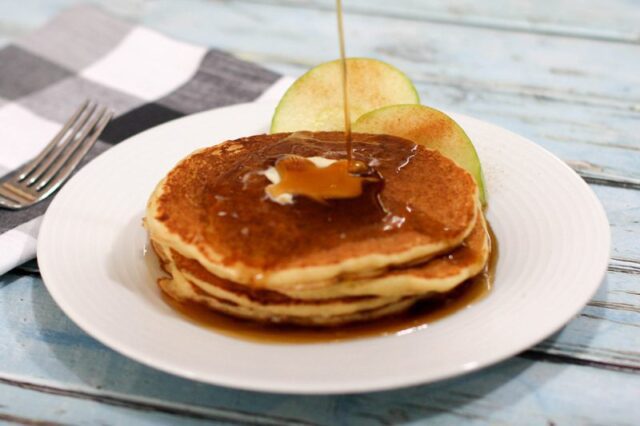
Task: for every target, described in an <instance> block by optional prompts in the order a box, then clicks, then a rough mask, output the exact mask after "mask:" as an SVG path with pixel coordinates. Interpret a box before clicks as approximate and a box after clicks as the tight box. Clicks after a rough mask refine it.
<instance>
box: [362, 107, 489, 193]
mask: <svg viewBox="0 0 640 426" xmlns="http://www.w3.org/2000/svg"><path fill="white" fill-rule="evenodd" d="M353 131H354V132H359V133H374V134H386V135H391V136H398V137H401V138H405V139H409V140H410V141H413V142H415V143H417V144H419V145H423V146H425V147H427V148H431V149H435V150H437V151H439V152H440V153H441V154H443V155H444V156H446V157H449V158H450V159H452V160H453V161H455V162H456V163H457V164H458V165H459V166H460V167H462V168H464V169H465V170H466V171H468V172H469V173H470V174H471V176H473V178H474V179H475V181H476V183H477V184H478V189H479V190H480V201H482V204H483V205H484V204H486V194H485V188H484V179H483V177H482V167H481V166H480V159H479V158H478V154H477V152H476V149H475V148H474V147H473V144H472V143H471V140H470V139H469V137H468V136H467V134H466V133H465V132H464V130H462V128H461V127H460V126H459V125H458V123H456V122H455V121H454V120H453V119H452V118H451V117H449V116H448V115H446V114H445V113H443V112H441V111H438V110H437V109H433V108H429V107H426V106H423V105H391V106H387V107H384V108H379V109H376V110H374V111H370V112H368V113H366V114H364V115H362V116H361V117H360V118H358V120H357V121H356V122H355V124H354V127H353Z"/></svg>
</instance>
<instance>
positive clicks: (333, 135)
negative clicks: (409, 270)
mask: <svg viewBox="0 0 640 426" xmlns="http://www.w3.org/2000/svg"><path fill="white" fill-rule="evenodd" d="M287 136H289V134H275V135H258V136H252V137H248V138H242V139H238V140H235V141H227V142H224V143H222V144H219V145H216V146H213V147H210V148H205V149H202V150H199V151H196V152H194V153H193V154H191V155H190V156H188V157H187V158H185V159H184V160H182V161H181V162H180V163H179V164H178V165H177V166H176V167H175V168H174V169H173V170H172V171H171V172H170V173H169V174H168V176H167V177H166V178H165V179H163V180H162V181H161V182H160V184H159V185H158V186H157V188H156V190H155V191H154V193H153V194H152V196H151V198H150V200H149V204H148V208H147V217H146V224H147V227H148V229H149V232H150V234H151V236H152V238H153V239H155V240H157V241H160V242H161V243H162V244H165V245H168V246H170V247H171V248H172V249H174V250H176V251H177V252H179V253H181V254H183V255H184V256H187V257H190V258H193V259H195V260H197V261H198V262H200V263H201V264H202V265H203V266H204V267H205V268H206V269H208V270H209V271H211V272H212V273H214V274H216V275H218V276H220V277H222V278H226V279H229V280H232V281H236V282H239V283H244V284H251V283H255V284H259V285H262V286H265V287H269V286H275V287H278V286H280V287H282V286H287V285H296V286H300V285H303V284H305V283H316V282H321V281H332V280H338V279H343V278H344V277H345V276H352V275H353V276H358V275H360V274H367V275H369V274H372V273H373V274H375V271H382V270H383V269H384V268H387V267H389V266H394V265H402V264H406V263H408V262H413V261H416V260H418V259H428V258H430V257H433V256H435V255H437V254H439V253H442V252H445V251H448V250H450V249H451V248H453V247H455V246H457V245H458V244H460V243H461V242H462V240H463V239H465V238H466V237H467V235H468V234H469V233H470V232H471V229H472V228H473V226H474V225H475V221H476V217H477V208H478V192H477V187H476V185H475V183H474V181H473V178H472V177H471V175H469V174H468V173H467V172H466V171H464V170H463V169H462V168H460V167H458V166H457V165H456V164H455V163H454V162H453V161H451V160H449V159H447V158H445V157H444V156H442V155H440V154H439V153H438V152H436V151H432V150H429V149H426V148H424V147H422V146H417V145H415V144H413V143H412V142H410V141H407V140H404V139H401V138H397V137H392V136H386V135H366V134H354V135H353V136H354V137H353V142H354V143H353V148H354V157H355V158H356V159H357V160H361V161H364V162H365V163H370V162H371V161H375V163H374V164H375V169H376V170H377V171H378V173H380V174H381V175H382V177H383V178H384V186H383V187H382V189H381V190H380V187H379V186H376V185H373V184H371V185H366V186H365V189H364V194H363V195H362V196H361V197H358V198H354V199H346V200H331V201H329V202H327V203H326V204H323V203H319V202H316V201H313V200H310V199H307V198H305V197H296V198H295V202H294V204H293V205H280V204H277V203H274V202H272V201H270V200H269V199H268V198H267V197H266V196H265V191H264V189H265V187H266V186H267V185H268V184H269V183H270V182H269V181H268V180H267V179H266V178H265V177H264V175H262V174H261V173H260V172H261V171H264V170H266V169H267V168H268V167H270V166H273V165H274V163H275V161H276V160H277V159H279V158H281V157H282V156H283V155H286V154H296V155H300V156H304V157H312V156H323V157H327V158H335V159H340V158H345V152H344V142H343V141H344V136H343V134H342V133H340V132H316V133H310V134H306V135H305V136H304V137H287ZM374 159H375V160H374ZM376 197H379V199H380V201H381V203H382V205H383V206H384V209H381V208H380V207H379V205H378V203H377V202H376Z"/></svg>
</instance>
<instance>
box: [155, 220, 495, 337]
mask: <svg viewBox="0 0 640 426" xmlns="http://www.w3.org/2000/svg"><path fill="white" fill-rule="evenodd" d="M487 225H488V224H487ZM487 227H488V230H489V236H490V239H491V256H490V258H489V262H488V263H487V266H486V267H485V270H484V271H483V272H482V273H480V274H478V275H476V276H475V277H473V278H471V279H469V280H467V281H466V282H464V283H463V284H460V285H459V286H457V287H456V288H455V289H453V290H452V291H450V292H448V293H445V294H442V295H440V296H436V297H432V298H428V299H425V300H423V301H420V302H418V303H416V304H415V305H414V306H413V307H411V308H410V309H409V310H408V311H406V312H403V313H401V314H398V315H393V316H390V317H386V318H382V319H377V320H375V321H369V322H361V323H355V324H347V325H342V326H337V327H325V328H318V327H313V328H308V327H302V326H292V325H278V324H265V323H259V322H254V321H249V320H242V319H237V318H234V317H230V316H227V315H224V314H220V313H217V312H215V311H213V310H211V309H209V308H207V307H205V306H204V305H201V304H199V303H195V302H179V301H177V300H175V299H173V298H171V297H170V296H168V295H166V294H164V293H163V299H164V300H165V302H166V303H167V304H169V305H170V306H171V307H172V308H173V309H175V310H176V311H177V312H178V313H180V315H181V316H183V317H184V318H185V319H187V320H188V321H191V322H193V323H195V324H198V325H200V326H203V327H205V328H209V329H211V330H213V331H215V332H218V333H221V334H224V335H227V336H230V337H234V338H238V339H242V340H248V341H253V342H260V343H272V344H292V343H294V344H296V343H322V342H338V341H344V340H351V339H360V338H367V337H382V336H393V335H404V334H408V333H413V332H416V331H419V330H422V329H425V328H427V327H429V325H430V324H433V323H434V322H435V321H438V320H440V319H442V318H446V317H448V316H449V315H452V314H454V313H456V312H459V311H462V310H464V309H467V308H469V307H471V306H473V305H474V304H477V303H479V302H480V301H482V299H483V298H484V297H485V296H487V294H488V293H489V291H490V290H491V288H492V286H493V282H494V279H495V271H496V265H497V262H498V257H499V251H498V245H497V241H496V238H495V235H494V233H493V231H492V230H491V227H490V226H489V225H488V226H487ZM149 251H151V250H149ZM149 256H151V257H148V260H149V261H154V262H157V259H155V256H153V254H152V253H151V254H150V255H149Z"/></svg>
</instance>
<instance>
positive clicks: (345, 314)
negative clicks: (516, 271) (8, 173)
mask: <svg viewBox="0 0 640 426" xmlns="http://www.w3.org/2000/svg"><path fill="white" fill-rule="evenodd" d="M152 244H153V247H154V250H155V251H156V252H157V253H158V255H159V257H160V258H161V259H162V260H163V265H164V268H165V271H166V272H167V273H168V274H169V275H170V278H165V279H162V280H161V282H160V286H161V288H162V289H163V290H164V291H165V292H166V293H167V294H169V295H170V296H171V297H173V298H175V299H177V300H180V301H194V302H198V303H203V304H205V305H207V306H209V307H211V308H213V309H215V310H218V311H221V312H223V313H226V314H229V315H233V316H236V317H241V318H251V319H253V320H258V321H263V322H277V323H282V322H286V323H292V324H298V325H308V326H309V325H310V326H328V325H332V326H335V325H340V324H344V323H350V322H358V321H367V320H372V319H375V318H379V317H382V316H387V315H391V314H394V313H399V312H402V311H404V310H406V309H408V308H410V307H411V306H412V305H413V304H414V303H415V302H417V301H418V300H420V299H423V298H425V297H429V296H431V295H434V294H436V293H444V292H447V291H450V290H452V289H453V288H455V287H456V286H457V285H458V284H460V283H462V282H464V281H465V280H466V279H468V278H470V277H472V276H474V275H476V274H478V273H479V272H481V271H482V270H483V269H484V267H485V265H486V263H487V260H488V257H489V252H490V241H489V237H488V233H487V230H486V225H485V221H484V218H483V217H482V215H481V214H480V215H479V220H478V221H477V223H476V225H475V227H474V229H473V231H472V233H471V234H470V235H469V237H468V238H467V239H466V240H465V241H464V242H463V243H462V244H461V245H460V246H459V247H457V248H456V249H455V250H453V251H452V252H451V253H448V254H446V255H442V256H440V257H437V258H434V259H432V260H430V261H428V262H426V263H423V264H420V265H414V266H410V267H405V268H402V269H395V270H390V271H388V272H386V273H385V274H383V275H381V276H379V277H376V278H373V279H365V280H360V281H347V282H341V283H338V284H335V285H332V286H329V287H320V288H314V289H309V288H307V289H305V290H303V291H293V292H289V293H280V292H277V291H273V290H269V289H264V288H256V287H254V286H251V285H243V284H238V283H234V282H232V281H229V280H225V279H222V278H220V277H218V276H216V275H214V274H211V273H210V272H209V271H207V270H206V269H205V268H204V267H202V265H200V264H199V263H198V262H197V261H195V260H193V259H189V258H186V257H184V256H182V255H180V254H179V253H177V252H176V251H174V250H172V249H170V248H166V247H162V245H161V244H159V243H157V242H155V241H153V242H152Z"/></svg>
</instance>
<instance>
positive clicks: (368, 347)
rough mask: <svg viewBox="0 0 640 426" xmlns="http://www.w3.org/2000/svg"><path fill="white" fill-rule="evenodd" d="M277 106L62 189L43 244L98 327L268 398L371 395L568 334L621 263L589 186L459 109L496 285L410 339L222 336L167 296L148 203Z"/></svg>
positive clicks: (54, 291)
mask: <svg viewBox="0 0 640 426" xmlns="http://www.w3.org/2000/svg"><path fill="white" fill-rule="evenodd" d="M272 112H273V105H272V104H256V103H254V104H244V105H237V106H232V107H227V108H221V109H217V110H213V111H208V112H204V113H201V114H196V115H192V116H189V117H185V118H182V119H180V120H175V121H172V122H170V123H167V124H164V125H161V126H158V127H155V128H153V129H150V130H148V131H146V132H143V133H141V134H139V135H136V136H134V137H132V138H130V139H129V140H127V141H126V142H123V143H121V144H119V145H118V146H116V147H114V148H113V149H111V150H109V151H107V152H106V153H104V154H103V155H101V156H100V157H98V158H97V159H96V160H95V161H93V162H92V163H90V164H89V165H88V166H86V167H85V168H84V169H82V170H81V171H80V172H79V173H78V174H77V175H76V176H75V177H74V178H73V179H72V180H71V181H70V182H69V183H67V184H66V185H65V187H64V188H63V189H62V190H61V191H60V193H59V194H58V195H57V196H56V198H55V200H54V201H53V203H52V204H51V206H50V207H49V209H48V211H47V214H46V215H45V218H44V221H43V223H42V228H41V230H40V236H39V239H38V261H39V264H40V270H41V273H42V277H43V279H44V281H45V283H46V285H47V288H48V289H49V291H50V292H51V295H52V296H53V298H54V299H55V301H56V302H57V303H58V305H60V307H61V308H62V309H63V310H64V312H65V313H66V314H67V315H68V316H69V317H70V318H71V319H72V320H73V321H75V322H76V323H77V324H78V325H79V326H80V327H82V328H83V329H84V330H85V331H86V332H87V333H89V334H90V335H92V336H93V337H95V338H96V339H98V340H99V341H101V342H102V343H104V344H106V345H107V346H109V347H111V348H113V349H115V350H116V351H118V352H120V353H122V354H124V355H126V356H129V357H131V358H133V359H135V360H137V361H139V362H142V363H144V364H147V365H150V366H152V367H155V368H158V369H160V370H164V371H167V372H170V373H173V374H176V375H179V376H183V377H187V378H190V379H194V380H199V381H203V382H208V383H213V384H217V385H224V386H230V387H235V388H243V389H252V390H259V391H269V392H291V393H341V392H364V391H373V390H381V389H388V388H393V387H398V386H406V385H412V384H418V383H426V382H430V381H434V380H439V379H443V378H446V377H451V376H454V375H457V374H461V373H464V372H469V371H472V370H476V369H478V368H480V367H483V366H486V365H489V364H492V363H495V362H497V361H500V360H502V359H505V358H507V357H509V356H512V355H514V354H516V353H518V352H520V351H522V350H523V349H526V348H527V347H529V346H531V345H533V344H535V343H537V342H539V341H540V340H542V339H544V338H545V337H547V336H549V335H550V334H551V333H553V332H554V331H556V330H558V329H559V328H560V327H561V326H562V325H563V324H564V323H565V322H567V321H568V320H569V319H571V317H572V316H573V315H574V314H576V313H577V312H578V310H579V309H580V308H581V307H582V306H583V305H584V304H585V303H586V302H587V301H588V300H589V299H590V297H591V296H592V295H593V293H594V292H595V290H596V289H597V287H598V285H599V283H600V282H601V280H602V278H603V276H604V273H605V270H606V266H607V261H608V257H609V245H610V233H609V224H608V222H607V218H606V216H605V213H604V211H603V208H602V206H601V204H600V203H599V201H598V200H597V198H596V197H595V195H594V194H593V192H592V191H591V190H590V189H589V187H588V186H587V185H586V184H585V183H584V182H583V181H582V180H581V179H580V178H579V177H578V176H577V175H576V174H575V173H574V172H573V171H572V170H571V169H569V168H568V167H567V166H566V165H565V164H563V163H562V162H561V161H559V160H558V159H557V158H555V157H554V156H553V155H551V154H549V153H548V152H547V151H545V150H543V149H542V148H540V147H539V146H537V145H536V144H534V143H532V142H530V141H528V140H526V139H524V138H522V137H520V136H518V135H515V134H513V133H511V132H508V131H506V130H504V129H501V128H499V127H496V126H494V125H491V124H487V123H484V122H482V121H479V120H477V119H473V118H470V117H466V116H463V115H460V114H452V116H453V117H454V118H455V119H456V120H457V121H458V122H459V123H460V124H461V125H462V127H463V128H464V129H465V130H466V131H467V132H468V133H469V136H470V137H471V139H472V140H473V141H474V143H475V145H476V147H477V148H478V151H479V154H480V158H481V159H482V164H483V167H484V171H485V176H486V180H487V188H488V194H489V209H488V218H489V221H490V222H491V225H492V226H493V229H494V231H495V234H496V235H497V239H498V242H499V247H500V258H499V263H498V267H497V275H496V281H495V288H494V290H493V291H492V292H491V293H490V294H489V296H488V297H487V298H485V299H484V300H482V301H481V302H479V303H477V304H475V305H474V306H471V307H469V308H467V309H465V310H463V311H461V312H458V313H456V314H455V315H452V316H450V317H448V318H445V319H443V320H440V321H437V322H435V323H434V324H432V325H430V326H428V327H426V328H424V329H420V330H418V331H415V332H413V333H408V334H404V335H396V336H387V337H375V338H366V339H360V340H353V341H346V342H339V343H315V344H298V345H295V344H261V343H251V342H249V341H243V340H238V339H234V338H231V337H227V336H224V335H222V334H217V333H216V332H214V331H212V330H210V329H205V328H202V327H199V326H197V325H194V324H192V323H190V322H189V321H187V320H185V319H184V318H183V317H181V316H179V314H177V313H175V312H174V311H173V310H172V309H171V308H170V307H168V306H167V305H166V304H165V303H164V302H163V301H162V299H161V298H160V294H159V291H158V289H157V288H156V285H155V276H153V275H154V273H155V272H153V271H152V270H150V268H149V267H148V265H147V263H148V262H145V256H144V255H143V249H144V247H145V244H146V235H145V232H144V230H143V229H142V227H141V219H142V217H143V214H144V208H145V203H146V201H147V197H148V196H149V194H150V193H151V191H152V189H153V187H154V186H155V185H156V183H157V182H158V181H159V180H160V179H161V178H162V176H163V175H165V173H166V172H167V171H168V170H169V169H170V168H171V167H173V165H174V164H175V163H176V162H177V161H178V160H179V159H181V158H182V157H184V156H185V155H187V154H188V153H190V152H191V151H193V150H194V149H196V148H199V147H202V146H208V145H212V144H215V143H217V142H220V141H223V140H227V139H232V138H237V137H240V136H247V135H252V134H256V133H262V132H265V131H266V129H267V124H268V122H269V119H270V117H271V114H272Z"/></svg>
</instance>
